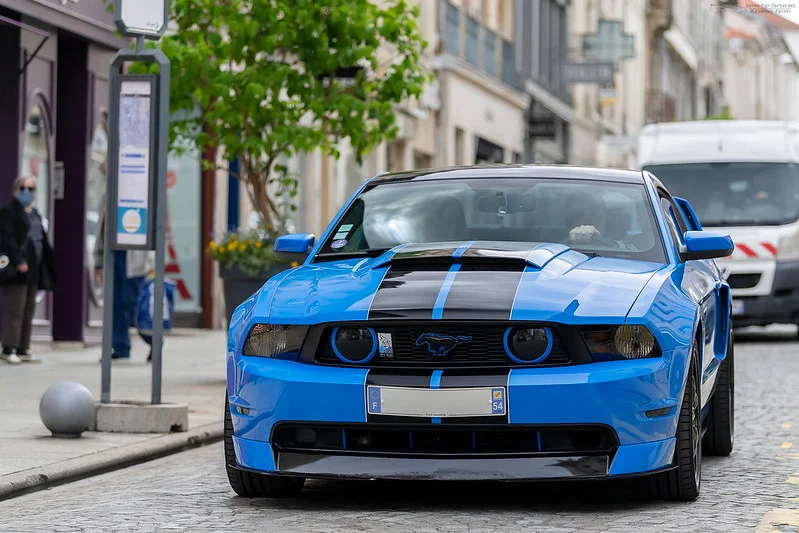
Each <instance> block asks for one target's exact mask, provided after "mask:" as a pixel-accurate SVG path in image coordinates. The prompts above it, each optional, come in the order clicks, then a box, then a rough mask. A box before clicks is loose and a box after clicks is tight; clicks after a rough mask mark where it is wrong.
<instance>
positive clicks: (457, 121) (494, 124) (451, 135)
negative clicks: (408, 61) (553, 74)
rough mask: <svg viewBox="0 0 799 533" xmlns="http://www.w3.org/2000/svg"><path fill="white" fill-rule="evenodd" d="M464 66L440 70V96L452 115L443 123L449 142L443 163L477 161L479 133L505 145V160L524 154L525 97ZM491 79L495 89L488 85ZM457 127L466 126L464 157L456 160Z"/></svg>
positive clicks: (455, 163)
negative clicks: (442, 81)
mask: <svg viewBox="0 0 799 533" xmlns="http://www.w3.org/2000/svg"><path fill="white" fill-rule="evenodd" d="M465 69H466V67H460V66H458V67H455V70H451V71H446V72H443V73H441V76H442V77H445V78H446V83H444V84H442V87H443V91H442V94H441V100H442V105H443V106H445V107H446V111H447V115H448V117H449V120H448V121H445V122H444V124H443V125H442V126H443V128H444V142H445V143H446V147H445V149H444V152H445V153H446V160H445V161H444V162H443V165H445V166H450V165H460V164H474V157H475V148H476V137H477V136H480V137H482V138H484V139H485V140H487V141H490V142H492V143H494V144H497V145H499V146H502V147H503V148H504V150H505V162H510V161H512V158H513V152H517V153H519V154H524V111H525V108H526V98H523V97H521V96H520V95H518V93H515V92H513V91H511V90H510V89H506V88H504V87H499V82H497V81H494V80H491V81H486V82H485V83H480V82H478V81H477V80H476V78H478V79H479V77H482V76H481V75H479V74H471V73H468V74H467V73H466V72H465ZM489 83H490V84H493V87H494V88H495V90H496V92H495V91H492V90H489V89H487V85H488V84H489ZM503 94H504V95H503ZM456 128H459V129H461V130H463V135H464V136H463V158H464V160H463V161H456V157H455V152H456V150H455V129H456Z"/></svg>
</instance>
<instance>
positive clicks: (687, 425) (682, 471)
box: [645, 346, 702, 502]
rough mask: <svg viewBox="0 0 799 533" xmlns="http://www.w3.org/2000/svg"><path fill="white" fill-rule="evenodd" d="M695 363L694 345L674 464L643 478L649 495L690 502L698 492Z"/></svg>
mask: <svg viewBox="0 0 799 533" xmlns="http://www.w3.org/2000/svg"><path fill="white" fill-rule="evenodd" d="M698 365H699V352H698V349H697V347H696V346H694V347H693V349H692V351H691V366H690V370H689V372H688V379H687V380H686V384H685V393H684V394H683V399H682V403H681V404H680V414H679V419H678V422H677V435H676V436H677V444H676V447H675V450H674V462H675V466H676V468H673V469H671V470H669V471H667V472H660V473H657V474H652V475H650V476H649V477H648V478H647V479H645V492H646V494H647V495H648V496H649V497H650V498H654V499H658V500H672V501H683V502H689V501H693V500H695V499H696V498H697V496H699V487H700V484H701V478H702V401H701V393H700V381H699V368H698Z"/></svg>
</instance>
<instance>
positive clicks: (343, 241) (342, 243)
mask: <svg viewBox="0 0 799 533" xmlns="http://www.w3.org/2000/svg"><path fill="white" fill-rule="evenodd" d="M346 244H347V240H346V239H340V240H337V241H333V243H332V244H331V245H330V247H331V248H333V249H334V250H338V249H339V248H344V246H346Z"/></svg>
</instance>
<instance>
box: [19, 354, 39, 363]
mask: <svg viewBox="0 0 799 533" xmlns="http://www.w3.org/2000/svg"><path fill="white" fill-rule="evenodd" d="M17 357H19V360H20V361H22V362H23V363H41V362H42V360H41V359H39V358H38V357H36V356H35V355H33V354H30V353H20V354H17Z"/></svg>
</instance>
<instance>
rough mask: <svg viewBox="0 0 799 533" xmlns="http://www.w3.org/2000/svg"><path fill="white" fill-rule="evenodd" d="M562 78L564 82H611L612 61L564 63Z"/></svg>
mask: <svg viewBox="0 0 799 533" xmlns="http://www.w3.org/2000/svg"><path fill="white" fill-rule="evenodd" d="M563 79H564V80H565V81H566V83H602V84H607V83H613V63H611V62H610V61H606V62H601V63H565V64H564V65H563Z"/></svg>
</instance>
